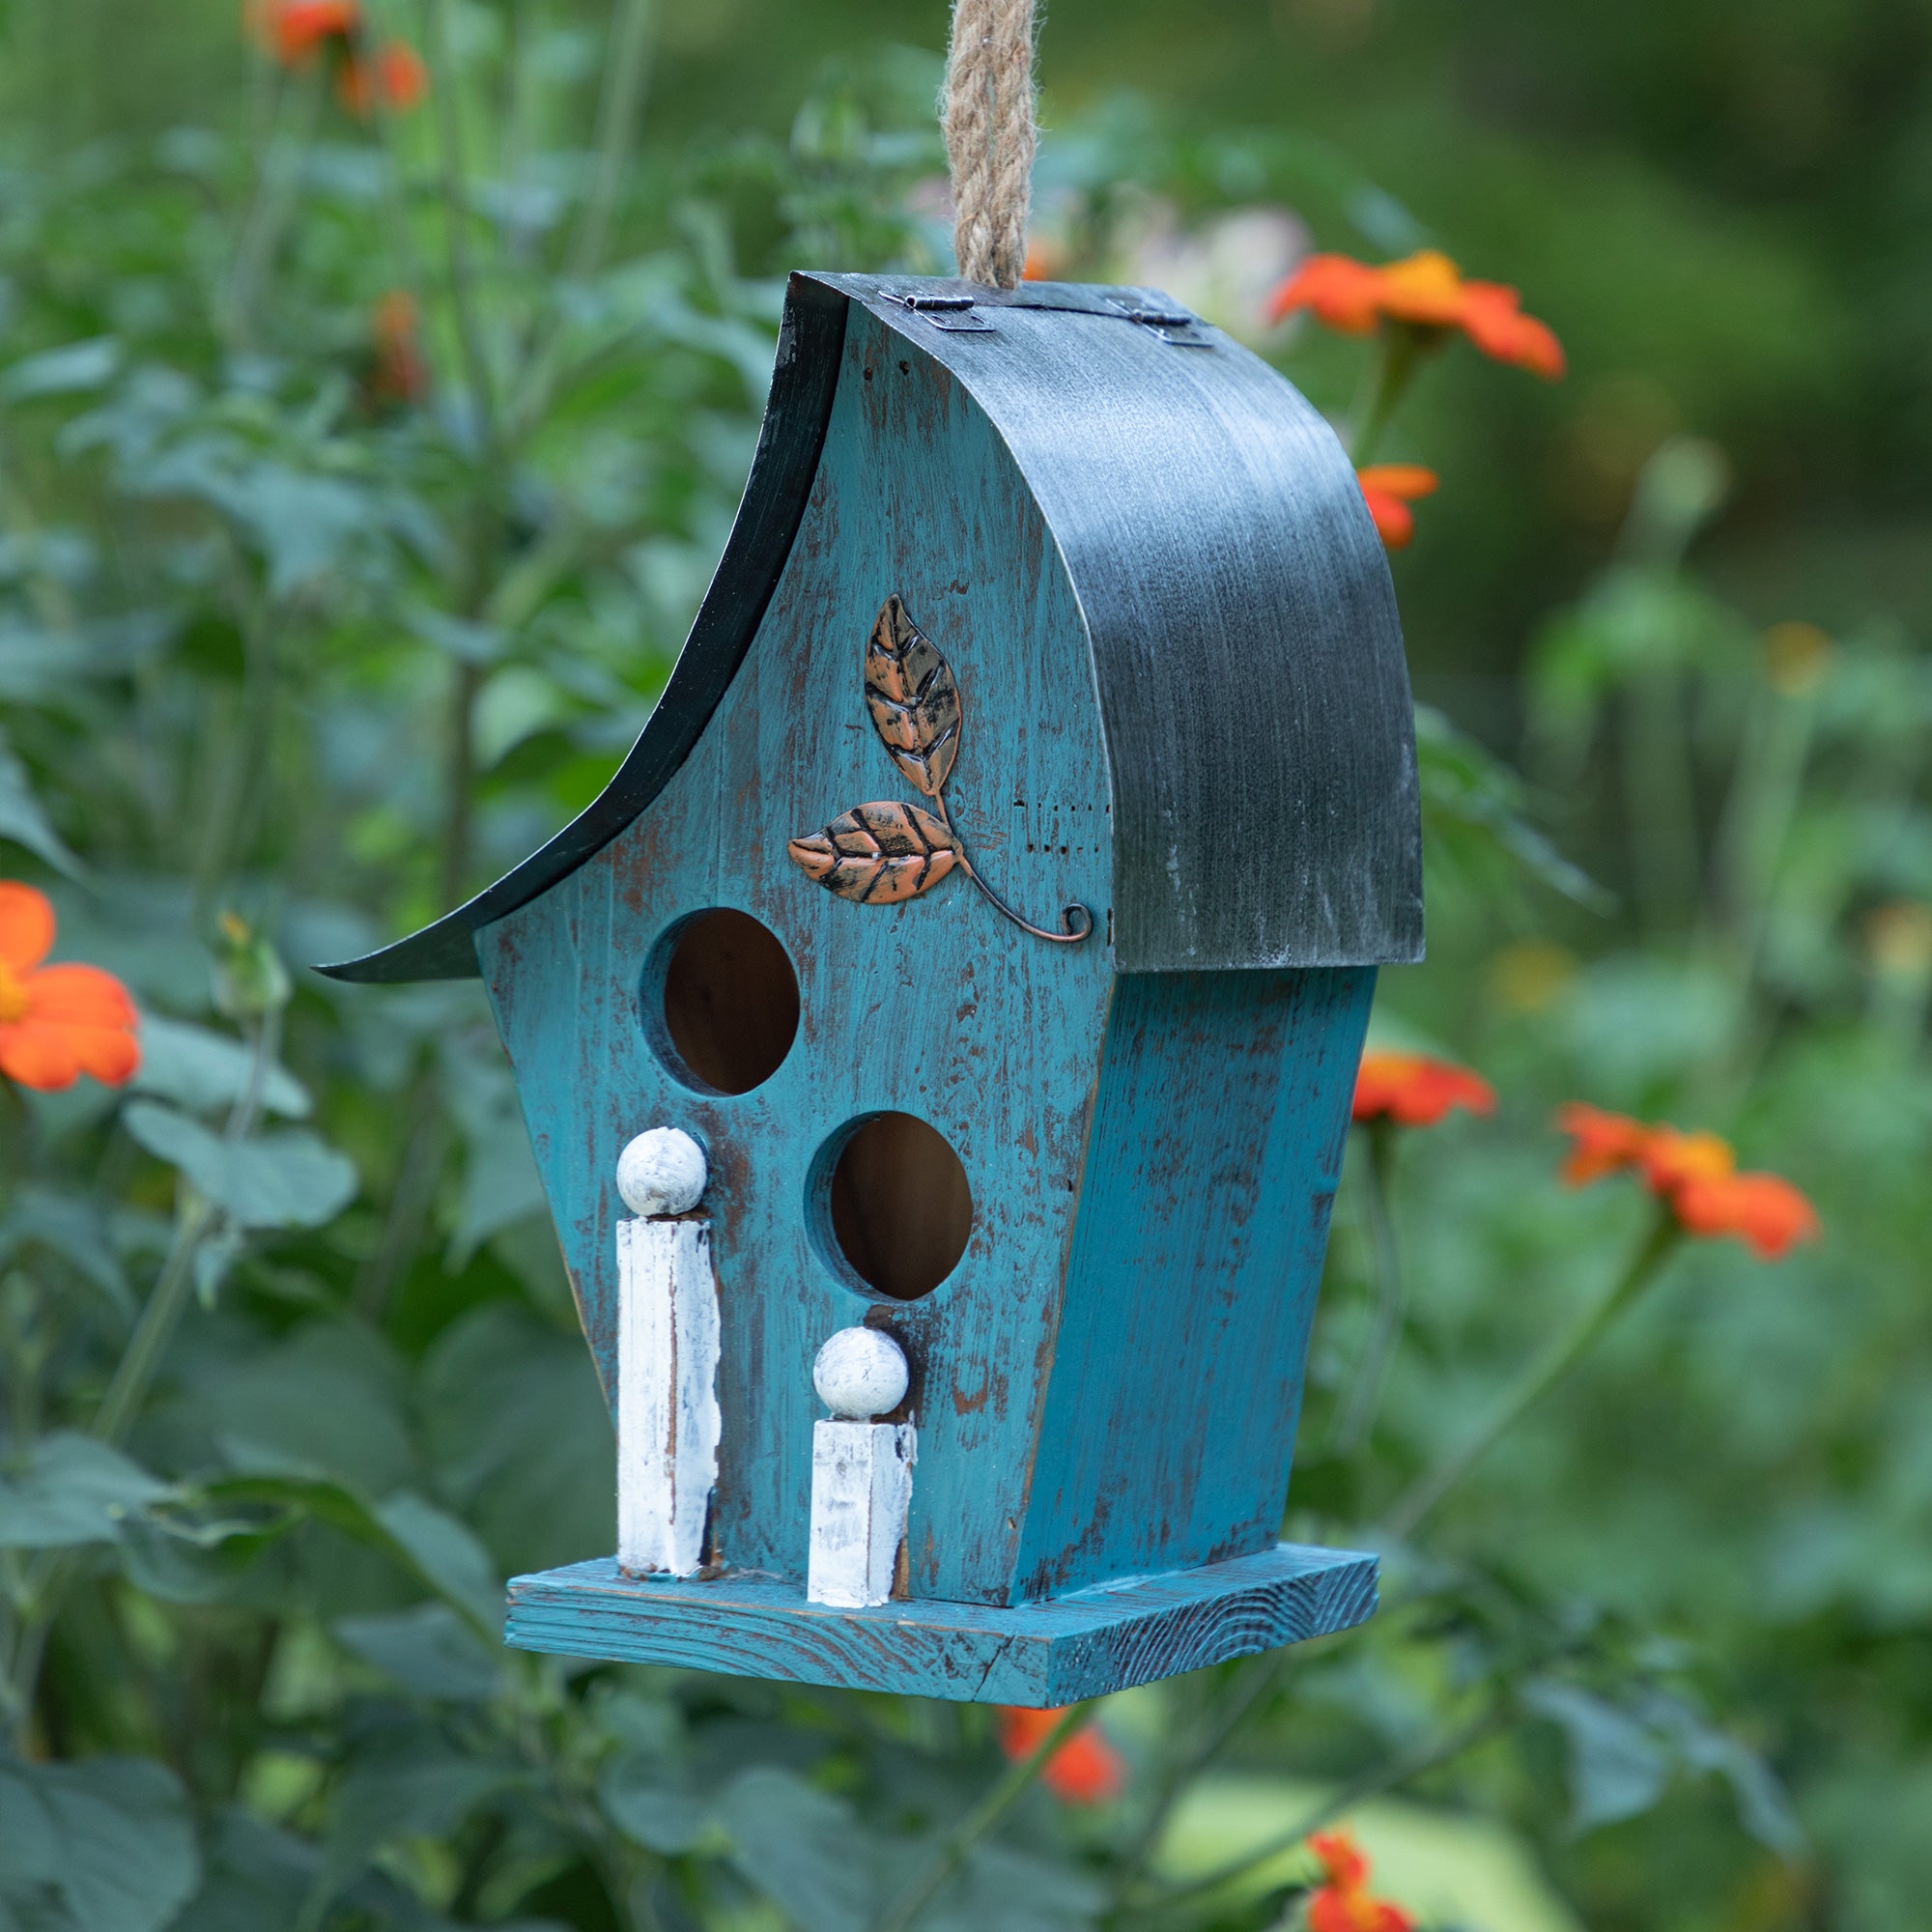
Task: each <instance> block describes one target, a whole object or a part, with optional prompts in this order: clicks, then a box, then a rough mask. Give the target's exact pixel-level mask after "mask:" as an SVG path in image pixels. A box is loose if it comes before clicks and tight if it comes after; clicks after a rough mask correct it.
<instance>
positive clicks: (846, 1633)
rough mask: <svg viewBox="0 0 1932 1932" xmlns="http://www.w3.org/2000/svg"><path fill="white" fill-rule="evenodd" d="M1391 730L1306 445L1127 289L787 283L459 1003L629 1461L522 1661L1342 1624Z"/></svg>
mask: <svg viewBox="0 0 1932 1932" xmlns="http://www.w3.org/2000/svg"><path fill="white" fill-rule="evenodd" d="M1421 945H1422V919H1421V878H1420V860H1419V830H1418V816H1417V798H1416V777H1415V757H1414V744H1413V737H1412V730H1411V721H1410V709H1409V694H1408V685H1407V678H1406V670H1405V667H1404V661H1403V653H1402V644H1401V638H1400V634H1399V631H1398V628H1397V621H1396V611H1395V604H1394V598H1393V595H1392V592H1391V588H1390V583H1389V575H1388V570H1387V567H1386V564H1385V561H1384V558H1383V554H1382V551H1381V547H1380V545H1379V543H1378V540H1377V536H1376V532H1375V529H1374V528H1373V526H1372V525H1371V523H1370V520H1369V516H1368V512H1367V510H1366V509H1365V507H1364V505H1363V502H1362V498H1361V496H1360V493H1359V492H1358V490H1357V488H1356V485H1355V480H1354V477H1353V474H1352V473H1351V471H1350V465H1349V461H1348V458H1347V457H1346V456H1345V455H1344V453H1343V451H1342V449H1341V446H1340V445H1339V443H1338V442H1337V441H1336V440H1335V438H1334V436H1333V435H1332V434H1331V433H1330V432H1329V430H1328V428H1327V426H1326V425H1325V424H1324V423H1323V422H1322V420H1321V417H1320V416H1319V415H1317V413H1316V412H1314V411H1313V410H1312V409H1311V408H1310V407H1309V406H1308V405H1307V404H1306V403H1305V402H1304V401H1303V400H1302V398H1301V397H1300V396H1299V395H1297V394H1296V392H1295V391H1294V390H1293V388H1292V387H1290V385H1289V384H1287V383H1286V382H1284V381H1283V380H1282V378H1281V377H1280V376H1279V375H1277V374H1276V373H1275V372H1274V371H1273V370H1272V369H1271V368H1269V367H1268V366H1267V365H1266V364H1265V363H1264V362H1262V361H1261V360H1259V359H1258V358H1257V357H1256V356H1254V355H1251V354H1249V353H1248V352H1247V351H1246V350H1244V349H1242V348H1241V347H1239V346H1238V345H1237V344H1236V343H1235V342H1233V341H1231V340H1230V339H1229V338H1228V337H1226V336H1225V335H1223V334H1221V333H1220V332H1219V331H1217V330H1215V329H1213V328H1211V327H1208V326H1206V325H1205V324H1203V323H1202V322H1200V321H1199V320H1197V319H1196V318H1195V317H1193V316H1192V315H1189V314H1187V313H1185V312H1184V311H1182V310H1180V309H1179V308H1177V307H1176V306H1175V304H1174V303H1172V302H1171V301H1169V300H1168V299H1167V298H1164V297H1162V296H1160V295H1158V294H1156V293H1153V292H1151V291H1148V290H1142V289H1119V288H1093V287H1075V286H1070V285H1055V284H1052V283H1030V284H1023V285H1022V286H1020V287H1019V288H1017V289H1014V290H1012V291H1009V292H1000V291H997V290H993V289H989V288H985V287H982V286H979V285H976V284H971V283H967V282H961V281H952V280H926V279H909V278H895V277H880V276H872V275H803V274H801V275H794V276H793V277H792V280H791V285H790V290H789V294H788V298H787V302H786V308H785V315H784V322H783V328H782V332H781V337H780V344H779V352H778V363H777V369H776V372H775V374H774V377H773V384H772V392H771V401H770V405H769V408H768V410H767V412H766V416H765V423H764V429H763V434H762V436H761V439H760V440H759V444H758V450H757V455H756V459H755V462H754V464H753V469H752V474H751V478H750V481H749V483H748V485H747V488H746V492H745V497H744V503H743V506H742V508H741V509H740V511H739V515H738V519H737V524H736V526H735V528H734V529H733V531H732V534H731V538H730V541H729V544H728V545H727V547H726V550H725V556H724V560H723V562H722V563H721V564H720V566H719V569H718V574H717V577H716V579H715V581H714V582H713V583H712V586H711V589H710V592H709V594H708V596H707V597H706V599H705V601H704V605H703V608H702V609H701V610H700V611H699V612H698V615H697V619H696V624H695V626H694V628H693V631H692V634H691V638H690V641H689V642H688V643H687V644H686V646H685V649H684V653H683V655H682V656H681V657H680V659H679V660H678V663H677V667H676V668H675V670H674V671H673V672H672V674H671V677H670V681H669V684H668V688H667V690H666V692H665V695H664V698H663V701H662V702H661V703H660V705H659V706H658V708H657V710H656V711H655V712H654V713H653V715H652V717H651V719H650V721H649V723H648V725H646V727H645V729H644V731H643V734H642V736H641V737H640V738H639V741H638V743H637V745H636V747H635V749H634V750H633V751H632V752H631V753H630V755H629V757H628V758H627V759H626V760H625V762H624V765H623V767H622V769H621V770H620V771H619V772H618V774H617V776H616V778H615V779H614V780H613V781H612V782H611V785H610V787H609V789H608V790H606V791H605V793H604V794H603V796H602V797H600V798H599V799H598V800H597V801H596V803H595V804H593V805H592V806H591V807H590V808H589V809H588V810H586V811H585V812H584V813H583V814H582V816H581V817H580V818H579V819H578V820H577V821H576V822H575V823H574V824H572V825H570V826H569V827H567V828H566V829H565V830H564V831H563V832H561V833H559V834H558V835H557V837H556V838H554V839H553V840H552V841H551V843H550V844H548V845H547V846H545V847H544V848H543V849H542V850H541V851H539V852H538V853H536V854H535V855H534V856H533V857H531V858H530V859H528V860H526V862H525V863H524V864H523V865H521V866H519V867H517V868H516V869H515V870H514V871H512V872H511V873H509V874H508V875H507V876H506V877H505V878H503V879H501V880H499V881H498V882H497V884H496V885H494V886H492V887H491V888H490V889H489V890H488V891H487V892H485V893H483V894H481V895H479V896H478V897H476V898H474V899H472V900H471V901H470V902H469V904H468V905H465V906H463V907H462V908H460V909H459V910H458V911H455V912H452V913H451V914H449V915H448V916H447V917H446V918H444V919H442V920H440V921H439V922H438V923H436V924H434V925H432V926H429V927H427V928H426V929H425V930H423V931H421V932H419V933H417V934H415V935H414V936H413V937H412V938H409V939H405V940H403V941H400V942H399V943H397V944H396V945H393V946H391V947H388V948H387V949H385V950H384V951H383V952H376V953H372V954H370V955H369V956H368V957H366V958H363V959H358V960H355V961H352V962H350V963H348V964H346V965H342V966H338V967H335V968H332V969H330V970H331V971H332V972H333V973H334V974H335V975H336V977H338V978H340V979H346V980H414V979H428V978H446V977H454V976H458V975H473V974H480V975H481V976H482V978H483V980H484V981H485V982H486V984H487V985H488V987H489V990H490V996H491V999H492V1001H493V1003H494V1006H495V1010H496V1014H497V1023H498V1025H499V1027H500V1029H501V1032H502V1037H503V1041H504V1044H505V1046H506V1047H507V1048H508V1051H509V1055H510V1059H511V1062H512V1064H513V1065H514V1068H515V1073H516V1078H517V1082H518V1086H519V1089H520V1091H521V1094H522V1098H523V1104H524V1110H525V1115H526V1120H527V1122H528V1126H529V1132H530V1138H531V1142H532V1144H533V1146H534V1148H535V1150H536V1156H537V1161H538V1164H539V1166H540V1168H541V1170H542V1174H543V1179H544V1184H545V1187H546V1189H547V1190H548V1194H549V1199H550V1205H551V1208H552V1211H553V1213H554V1217H555V1222H556V1227H557V1231H558V1234H559V1236H561V1239H562V1244H563V1251H564V1256H565V1260H566V1262H567V1264H568V1266H569V1271H570V1276H571V1279H572V1281H573V1283H574V1285H575V1289H576V1293H577V1297H578V1304H579V1307H580V1308H581V1310H582V1319H583V1327H584V1332H585V1334H586V1336H587V1337H588V1339H589V1342H590V1346H591V1349H592V1350H593V1352H594V1354H595V1356H596V1359H597V1362H598V1366H599V1369H600V1372H601V1374H602V1377H603V1382H604V1387H605V1391H606V1394H607V1395H608V1397H609V1398H610V1401H611V1410H612V1414H613V1417H614V1418H615V1420H616V1424H617V1429H618V1436H619V1458H618V1461H619V1491H620V1494H619V1532H618V1538H617V1544H618V1548H617V1554H616V1556H615V1557H614V1558H606V1559H602V1560H598V1561H593V1562H585V1563H580V1564H577V1565H574V1566H572V1567H570V1568H568V1569H564V1570H558V1571H553V1572H551V1573H549V1574H547V1575H544V1576H537V1577H519V1578H517V1579H515V1581H513V1583H512V1584H511V1586H510V1608H509V1624H508V1634H509V1639H510V1641H511V1642H512V1643H516V1644H521V1645H525V1646H528V1647H530V1648H533V1649H540V1650H554V1651H562V1652H569V1653H577V1654H582V1655H590V1656H599V1657H611V1658H628V1659H638V1660H643V1661H647V1662H667V1663H676V1664H684V1665H695V1666H698V1667H703V1668H707V1669H715V1670H726V1671H736V1672H743V1673H749V1674H754V1675H761V1676H768V1677H781V1678H793V1679H800V1680H804V1681H807V1682H811V1683H819V1684H844V1685H858V1686H864V1687H867V1688H871V1689H886V1690H905V1691H915V1692H921V1693H925V1694H929V1695H935V1696H942V1697H955V1698H980V1699H987V1700H997V1701H1001V1702H1006V1703H1017V1704H1065V1703H1067V1702H1069V1701H1072V1700H1074V1699H1076V1698H1079V1697H1083V1696H1087V1695H1092V1694H1095V1693H1098V1692H1100V1691H1104V1690H1113V1689H1117V1688H1119V1687H1121V1686H1123V1685H1128V1684H1134V1683H1140V1682H1145V1681H1147V1680H1149V1679H1151V1678H1155V1677H1160V1676H1164V1675H1167V1674H1169V1673H1171V1672H1174V1671H1179V1670H1184V1669H1190V1668H1193V1667H1195V1666H1198V1665H1201V1664H1205V1663H1209V1662H1214V1661H1216V1660H1218V1659H1222V1658H1226V1657H1230V1656H1234V1655H1237V1654H1240V1653H1243V1652H1250V1651H1255V1650H1260V1649H1264V1648H1267V1647H1268V1646H1271V1645H1274V1644H1278V1643H1282V1642H1287V1641H1290V1640H1293V1639H1295V1638H1299V1637H1304V1636H1309V1635H1314V1634H1321V1633H1323V1632H1327V1631H1332V1630H1336V1629H1339V1628H1342V1627H1344V1626H1346V1625H1349V1624H1351V1623H1354V1622H1358V1621H1359V1620H1360V1619H1362V1618H1363V1617H1365V1616H1366V1615H1368V1614H1369V1612H1370V1610H1371V1609H1372V1607H1373V1605H1374V1600H1375V1582H1376V1577H1375V1562H1374V1559H1373V1558H1372V1557H1370V1556H1366V1555H1362V1554H1358V1553H1350V1552H1346V1551H1342V1552H1337V1551H1328V1550H1321V1549H1311V1548H1297V1547H1293V1546H1285V1545H1282V1544H1280V1543H1279V1541H1278V1537H1279V1532H1280V1525H1281V1522H1282V1518H1283V1513H1284V1507H1285V1501H1286V1497H1287V1493H1288V1486H1289V1465H1290V1461H1291V1455H1292V1450H1293V1440H1294V1432H1295V1420H1296V1414H1297V1410H1298V1407H1299V1403H1300V1394H1301V1382H1302V1374H1303V1368H1304V1363H1305V1358H1306V1354H1307V1349H1308V1337H1309V1328H1310V1323H1311V1321H1312V1318H1313V1314H1314V1307H1315V1297H1316V1288H1317V1282H1318V1279H1319V1276H1320V1274H1321V1260H1322V1253H1323V1249H1324V1246H1325V1243H1326V1239H1327V1228H1328V1214H1329V1204H1330V1201H1331V1199H1332V1197H1333V1194H1334V1191H1335V1186H1336V1180H1337V1174H1338V1169H1339V1166H1340V1163H1341V1158H1342V1150H1343V1143H1344V1138H1345V1134H1346V1131H1347V1125H1348V1119H1349V1103H1350V1094H1351V1091H1352V1086H1353V1080H1354V1073H1355V1067H1356V1063H1357V1059H1358V1057H1359V1054H1360V1050H1361V1044H1362V1037H1363V1031H1364V1028H1365V1026H1366V1023H1367V1020H1368V1013H1369V1004H1370V997H1371V994H1372V991H1373V987H1374V983H1375V977H1376V968H1377V966H1378V964H1380V963H1382V962H1384V961H1393V960H1411V959H1414V958H1416V957H1418V956H1419V954H1420V951H1421Z"/></svg>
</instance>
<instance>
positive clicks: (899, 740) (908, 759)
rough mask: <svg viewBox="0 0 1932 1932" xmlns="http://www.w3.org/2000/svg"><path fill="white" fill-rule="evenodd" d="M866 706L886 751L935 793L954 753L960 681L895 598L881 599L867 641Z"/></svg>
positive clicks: (910, 776) (913, 779)
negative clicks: (883, 602) (882, 604)
mask: <svg viewBox="0 0 1932 1932" xmlns="http://www.w3.org/2000/svg"><path fill="white" fill-rule="evenodd" d="M866 709H867V711H869V712H870V713H871V714H872V728H873V729H874V730H875V731H876V732H878V734H879V738H880V740H881V742H882V743H883V744H884V745H885V748H886V755H887V756H888V757H890V758H891V759H892V761H893V763H894V764H895V765H896V766H897V767H898V768H899V770H900V771H901V772H902V773H904V775H905V777H906V779H907V780H908V781H910V782H911V783H913V784H915V785H917V786H918V787H919V788H920V790H921V791H923V793H924V794H925V795H926V797H927V798H937V797H938V796H939V793H940V790H941V788H942V787H943V786H944V785H945V783H946V781H947V779H948V778H949V777H950V776H951V774H952V761H953V759H954V758H956V757H957V756H958V755H959V727H960V709H959V684H958V680H957V679H955V678H954V677H953V675H952V666H951V665H950V664H948V663H947V662H946V659H945V657H944V655H943V654H942V653H941V651H940V648H939V646H938V645H937V644H935V643H934V642H933V641H932V639H930V638H928V637H927V636H926V635H925V633H924V632H923V631H922V630H921V629H920V628H919V626H918V625H917V624H915V623H914V622H913V620H912V619H911V618H910V617H909V616H907V615H906V608H905V606H904V605H903V604H901V603H900V602H899V600H898V599H897V598H896V597H888V598H887V599H886V602H885V608H884V609H883V610H882V611H880V612H879V616H878V621H877V622H876V623H875V624H874V625H873V626H872V636H871V639H870V640H869V641H868V642H867V645H866Z"/></svg>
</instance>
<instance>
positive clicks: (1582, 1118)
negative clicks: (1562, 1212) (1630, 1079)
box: [1556, 1100, 1650, 1187]
mask: <svg viewBox="0 0 1932 1932" xmlns="http://www.w3.org/2000/svg"><path fill="white" fill-rule="evenodd" d="M1556 1124H1557V1126H1558V1127H1560V1128H1561V1129H1562V1131H1563V1132H1564V1133H1566V1134H1568V1135H1569V1136H1570V1138H1571V1140H1572V1142H1573V1143H1574V1145H1573V1146H1572V1148H1571V1150H1570V1158H1569V1159H1568V1160H1566V1161H1565V1162H1564V1163H1563V1180H1564V1183H1565V1185H1566V1186H1570V1187H1587V1186H1588V1185H1589V1183H1590V1182H1591V1181H1593V1180H1600V1179H1603V1177H1604V1176H1605V1175H1606V1174H1615V1173H1616V1172H1617V1171H1618V1170H1619V1169H1620V1168H1626V1167H1634V1166H1635V1165H1636V1164H1637V1162H1638V1161H1639V1160H1640V1159H1641V1158H1642V1157H1643V1151H1644V1149H1645V1147H1646V1146H1647V1145H1648V1144H1649V1140H1650V1129H1649V1128H1648V1127H1646V1126H1645V1125H1644V1123H1643V1122H1641V1121H1634V1120H1632V1119H1631V1117H1630V1116H1629V1115H1628V1114H1608V1113H1605V1111H1604V1110H1603V1109H1602V1108H1601V1107H1592V1106H1590V1105H1588V1104H1587V1103H1586V1102H1584V1101H1581V1100H1572V1101H1571V1102H1570V1103H1569V1104H1568V1105H1567V1106H1563V1107H1559V1108H1558V1109H1557V1110H1556Z"/></svg>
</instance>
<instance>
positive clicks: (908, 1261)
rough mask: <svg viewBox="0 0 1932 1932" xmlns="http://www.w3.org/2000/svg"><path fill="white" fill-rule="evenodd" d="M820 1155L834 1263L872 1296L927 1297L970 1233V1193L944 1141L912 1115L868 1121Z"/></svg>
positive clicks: (883, 1116)
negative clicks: (827, 1157) (824, 1163)
mask: <svg viewBox="0 0 1932 1932" xmlns="http://www.w3.org/2000/svg"><path fill="white" fill-rule="evenodd" d="M826 1151H827V1153H828V1154H831V1155H832V1169H831V1174H830V1176H829V1177H828V1179H827V1180H826V1182H825V1183H823V1184H824V1186H825V1193H824V1194H823V1196H822V1197H821V1199H822V1200H823V1203H824V1210H825V1219H826V1221H827V1222H828V1223H829V1226H830V1232H831V1236H832V1242H833V1244H834V1246H836V1248H837V1250H838V1259H840V1260H842V1261H843V1263H844V1264H845V1267H846V1268H849V1269H850V1270H851V1271H852V1273H854V1274H855V1275H857V1276H858V1278H859V1279H860V1281H861V1282H863V1283H864V1284H865V1285H866V1286H867V1288H869V1289H871V1290H872V1291H873V1292H874V1293H878V1294H889V1295H891V1296H892V1297H893V1298H894V1300H895V1301H917V1300H918V1299H919V1297H920V1296H921V1295H923V1294H930V1293H932V1291H933V1290H934V1289H935V1288H937V1287H938V1286H939V1284H940V1283H941V1282H943V1281H944V1280H945V1279H946V1277H947V1276H948V1275H950V1274H951V1273H952V1270H953V1269H954V1268H955V1267H957V1266H958V1264H959V1257H960V1256H961V1255H963V1254H964V1253H965V1252H966V1241H967V1237H968V1236H970V1235H971V1234H972V1232H973V1192H972V1189H971V1188H970V1187H969V1186H968V1185H967V1183H966V1170H965V1169H964V1168H963V1167H962V1166H960V1164H959V1156H958V1155H957V1154H956V1153H954V1152H953V1151H952V1145H951V1143H950V1142H949V1141H948V1140H947V1138H946V1136H945V1135H944V1134H942V1133H940V1132H939V1131H938V1130H937V1129H936V1128H934V1127H929V1126H927V1125H926V1123H925V1122H923V1121H921V1120H916V1119H915V1118H914V1117H913V1116H912V1115H911V1114H872V1115H870V1116H868V1117H867V1119H865V1120H863V1121H861V1122H859V1123H858V1125H857V1126H856V1127H854V1128H852V1129H851V1130H850V1131H849V1132H848V1133H847V1134H846V1135H845V1137H844V1140H843V1142H842V1144H841V1143H840V1142H839V1141H838V1137H837V1136H835V1137H834V1140H833V1141H832V1142H831V1143H829V1144H828V1146H827V1150H826ZM823 1158H824V1156H821V1160H823ZM840 1271H841V1272H842V1271H843V1270H840Z"/></svg>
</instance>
